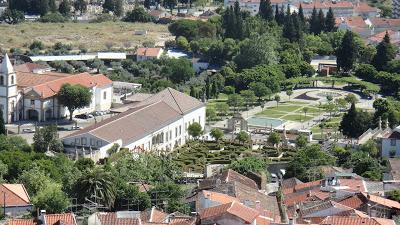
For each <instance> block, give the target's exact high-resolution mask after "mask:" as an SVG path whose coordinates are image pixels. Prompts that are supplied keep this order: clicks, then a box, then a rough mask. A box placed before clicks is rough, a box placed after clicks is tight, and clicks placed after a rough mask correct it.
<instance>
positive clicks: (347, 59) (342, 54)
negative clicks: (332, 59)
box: [336, 31, 358, 72]
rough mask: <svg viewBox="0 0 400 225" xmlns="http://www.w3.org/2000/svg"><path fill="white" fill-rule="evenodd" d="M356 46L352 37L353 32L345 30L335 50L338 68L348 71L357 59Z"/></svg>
mask: <svg viewBox="0 0 400 225" xmlns="http://www.w3.org/2000/svg"><path fill="white" fill-rule="evenodd" d="M357 55H358V47H357V44H356V41H355V38H354V33H353V32H351V31H346V33H345V34H344V37H343V39H342V42H341V44H340V46H339V47H338V49H337V51H336V57H337V65H338V67H339V70H343V71H344V72H349V71H350V70H351V69H353V65H354V63H355V62H356V60H357Z"/></svg>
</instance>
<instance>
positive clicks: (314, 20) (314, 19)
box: [310, 7, 319, 34]
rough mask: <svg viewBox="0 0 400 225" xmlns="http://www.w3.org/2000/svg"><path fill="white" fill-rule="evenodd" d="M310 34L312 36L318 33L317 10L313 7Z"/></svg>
mask: <svg viewBox="0 0 400 225" xmlns="http://www.w3.org/2000/svg"><path fill="white" fill-rule="evenodd" d="M310 33H313V34H318V33H319V21H318V15H317V9H316V8H315V7H314V8H313V11H312V13H311V18H310Z"/></svg>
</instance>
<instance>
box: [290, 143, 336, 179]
mask: <svg viewBox="0 0 400 225" xmlns="http://www.w3.org/2000/svg"><path fill="white" fill-rule="evenodd" d="M334 164H335V157H333V156H331V155H330V154H329V153H327V152H325V151H322V150H321V147H320V146H319V145H317V144H315V145H311V146H307V147H305V148H302V149H299V150H298V151H297V153H296V155H295V156H294V157H293V159H292V160H291V161H290V162H289V165H288V168H287V172H286V174H285V177H288V178H289V177H297V178H299V179H300V180H301V181H303V182H308V181H314V180H318V179H321V178H323V177H322V176H323V175H322V171H320V170H319V169H318V167H319V166H323V165H334Z"/></svg>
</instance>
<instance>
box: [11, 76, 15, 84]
mask: <svg viewBox="0 0 400 225" xmlns="http://www.w3.org/2000/svg"><path fill="white" fill-rule="evenodd" d="M11 84H14V76H11Z"/></svg>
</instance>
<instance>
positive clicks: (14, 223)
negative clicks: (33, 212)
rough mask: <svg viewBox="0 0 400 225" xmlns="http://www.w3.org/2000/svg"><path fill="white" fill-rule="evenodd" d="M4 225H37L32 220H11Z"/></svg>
mask: <svg viewBox="0 0 400 225" xmlns="http://www.w3.org/2000/svg"><path fill="white" fill-rule="evenodd" d="M6 225H37V222H36V221H35V220H34V219H11V220H8V221H7V223H6Z"/></svg>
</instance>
